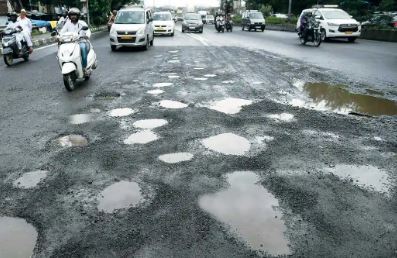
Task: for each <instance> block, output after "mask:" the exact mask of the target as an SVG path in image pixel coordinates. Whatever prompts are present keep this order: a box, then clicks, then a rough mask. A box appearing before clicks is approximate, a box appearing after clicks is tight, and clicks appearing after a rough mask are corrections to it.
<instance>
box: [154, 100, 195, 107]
mask: <svg viewBox="0 0 397 258" xmlns="http://www.w3.org/2000/svg"><path fill="white" fill-rule="evenodd" d="M160 106H161V107H163V108H170V109H180V108H186V107H187V106H188V105H187V104H185V103H182V102H179V101H174V100H162V101H160Z"/></svg>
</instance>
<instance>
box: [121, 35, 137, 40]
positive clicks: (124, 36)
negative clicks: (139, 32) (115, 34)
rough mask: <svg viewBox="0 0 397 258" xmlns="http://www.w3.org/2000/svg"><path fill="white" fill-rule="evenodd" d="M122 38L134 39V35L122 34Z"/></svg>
mask: <svg viewBox="0 0 397 258" xmlns="http://www.w3.org/2000/svg"><path fill="white" fill-rule="evenodd" d="M120 38H121V39H133V38H134V37H133V36H130V35H123V36H121V37H120Z"/></svg>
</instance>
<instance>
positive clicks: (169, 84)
mask: <svg viewBox="0 0 397 258" xmlns="http://www.w3.org/2000/svg"><path fill="white" fill-rule="evenodd" d="M172 85H173V83H172V82H159V83H155V84H153V87H155V88H163V87H170V86H172Z"/></svg>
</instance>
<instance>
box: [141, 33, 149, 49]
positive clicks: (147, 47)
mask: <svg viewBox="0 0 397 258" xmlns="http://www.w3.org/2000/svg"><path fill="white" fill-rule="evenodd" d="M149 46H150V40H149V36H148V37H147V38H146V44H145V46H144V47H143V48H144V50H148V49H149Z"/></svg>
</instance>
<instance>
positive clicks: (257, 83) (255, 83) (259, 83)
mask: <svg viewBox="0 0 397 258" xmlns="http://www.w3.org/2000/svg"><path fill="white" fill-rule="evenodd" d="M252 84H253V85H261V84H263V82H253V83H252Z"/></svg>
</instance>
